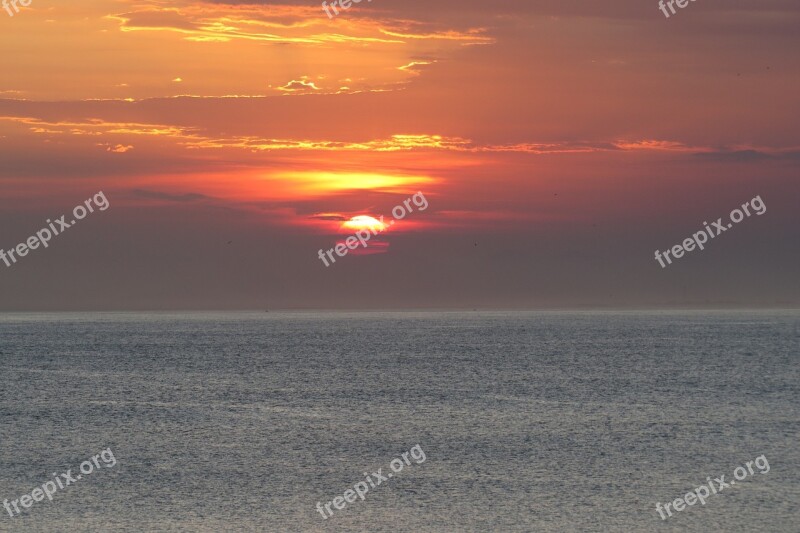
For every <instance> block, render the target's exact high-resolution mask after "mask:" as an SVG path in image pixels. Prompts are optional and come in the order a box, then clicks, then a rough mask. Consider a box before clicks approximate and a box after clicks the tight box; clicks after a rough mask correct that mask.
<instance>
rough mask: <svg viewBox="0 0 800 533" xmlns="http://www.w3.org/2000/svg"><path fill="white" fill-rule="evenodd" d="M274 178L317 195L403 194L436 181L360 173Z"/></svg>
mask: <svg viewBox="0 0 800 533" xmlns="http://www.w3.org/2000/svg"><path fill="white" fill-rule="evenodd" d="M274 177H277V178H279V179H281V180H287V181H289V182H291V183H294V184H295V185H298V186H299V188H301V189H304V190H305V191H306V192H316V193H321V192H323V193H324V192H334V191H347V190H380V191H391V192H401V191H405V190H406V189H411V188H414V187H416V186H418V185H421V184H425V183H431V182H432V181H434V180H433V178H429V177H427V176H397V175H394V176H393V175H389V174H377V173H359V172H281V173H280V174H279V175H276V176H274Z"/></svg>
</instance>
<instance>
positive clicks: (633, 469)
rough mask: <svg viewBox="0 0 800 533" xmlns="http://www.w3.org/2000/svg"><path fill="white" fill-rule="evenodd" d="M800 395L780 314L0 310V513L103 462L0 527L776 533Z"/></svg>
mask: <svg viewBox="0 0 800 533" xmlns="http://www.w3.org/2000/svg"><path fill="white" fill-rule="evenodd" d="M799 391H800V312H798V311H774V312H773V311H752V312H743V311H739V312H524V313H520V312H463V313H456V312H451V313H434V312H405V313H390V312H385V313H383V312H382V313H374V312H369V313H367V312H365V313H185V314H180V313H149V314H148V313H103V314H95V313H87V314H0V500H6V499H8V500H14V499H18V498H20V496H22V495H23V494H30V493H31V491H32V490H33V489H35V488H36V487H40V486H41V485H42V484H43V483H45V482H47V481H50V480H52V479H53V474H54V473H62V472H66V471H67V469H72V474H73V476H74V475H75V474H76V473H77V472H78V465H80V464H81V462H82V461H84V460H86V459H89V458H91V457H92V456H94V455H96V454H99V453H100V452H101V451H102V450H105V449H108V448H110V449H111V450H112V452H113V455H114V459H115V460H116V464H115V465H114V466H113V467H106V466H103V463H102V462H100V463H99V464H100V465H101V466H100V468H97V469H96V471H95V472H93V473H92V474H91V475H86V476H83V477H82V479H81V480H79V481H76V482H75V483H73V484H72V485H70V486H67V487H64V488H63V489H60V490H58V491H57V492H56V493H55V494H54V495H53V501H48V500H47V499H44V500H43V501H41V502H34V503H33V505H32V506H31V507H30V508H28V509H24V510H22V513H21V514H20V515H19V516H17V515H15V516H14V517H11V516H9V514H8V512H6V511H4V510H3V509H2V508H0V531H14V532H17V531H20V532H26V531H31V532H60V531H64V532H66V531H70V532H72V531H86V532H116V531H120V532H123V531H124V532H150V531H153V532H156V531H157V532H171V531H176V532H177V531H181V532H182V531H186V532H217V531H234V532H240V531H241V532H295V531H297V532H305V531H337V532H338V531H341V532H353V531H355V532H361V531H363V532H367V531H369V532H383V531H386V532H389V531H391V532H484V531H499V532H522V531H531V532H533V531H535V532H551V531H552V532H565V531H614V532H617V531H622V532H628V531H717V530H719V531H768V532H797V531H800V526H798V524H800V445H799V444H798V443H800V438H798V437H799V436H800V431H799V430H800V409H799V407H800V394H798V392H799ZM416 445H419V447H420V448H421V449H422V450H423V451H424V454H425V460H424V462H419V463H417V462H416V461H415V460H413V459H412V460H411V461H410V463H411V464H410V465H405V466H404V468H403V469H402V471H400V472H397V473H395V474H394V475H393V477H392V478H391V479H387V480H386V481H384V482H382V483H381V484H379V485H376V486H375V487H374V488H370V489H369V492H367V494H366V496H365V499H364V501H361V500H360V499H357V500H356V501H355V502H353V503H347V505H346V507H345V508H344V509H342V510H335V508H332V509H333V510H334V514H333V516H332V517H329V518H327V519H323V517H322V516H321V514H320V513H319V512H318V511H317V509H316V505H317V502H321V503H322V504H323V505H324V504H325V502H329V501H331V500H333V499H334V498H335V497H337V496H342V495H343V493H344V492H345V491H346V490H348V489H350V488H352V487H353V485H354V484H355V483H358V482H360V481H363V480H364V475H365V473H368V474H369V473H372V472H378V469H379V468H381V469H382V472H383V475H384V476H385V475H386V474H387V473H388V472H391V470H390V468H389V464H390V461H392V460H393V459H394V458H396V457H398V456H400V455H401V454H402V453H403V452H408V451H409V450H410V449H411V448H413V447H414V446H416ZM761 455H764V457H765V458H766V459H767V460H768V463H769V467H770V469H769V472H767V473H764V474H761V473H759V470H757V469H756V470H755V472H754V474H753V475H748V476H747V478H746V479H744V480H742V481H739V482H737V484H736V485H732V486H730V487H728V488H725V489H724V490H723V491H721V492H719V493H718V494H716V495H711V496H710V497H709V498H708V500H707V501H706V503H705V505H700V504H699V503H697V504H695V505H693V506H689V507H686V508H685V510H683V511H682V512H677V511H674V512H673V516H671V517H668V518H667V519H666V520H662V519H661V517H660V516H659V514H658V513H657V512H656V510H655V506H656V503H657V502H661V503H662V504H663V503H665V502H671V501H672V500H674V499H676V498H679V497H682V496H683V495H684V494H686V493H687V492H689V491H692V490H693V489H694V488H695V487H697V486H699V485H700V484H703V483H706V478H707V476H712V477H713V478H718V477H719V476H720V475H725V476H726V477H725V480H726V481H730V480H731V479H732V476H733V472H734V469H735V468H736V467H738V466H741V465H744V464H745V463H746V462H747V461H754V460H755V458H756V457H759V456H761ZM12 512H13V511H12Z"/></svg>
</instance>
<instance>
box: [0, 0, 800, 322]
mask: <svg viewBox="0 0 800 533" xmlns="http://www.w3.org/2000/svg"><path fill="white" fill-rule="evenodd" d="M329 3H330V2H329ZM20 9H21V10H20V12H19V13H16V14H14V16H9V15H8V14H7V13H6V11H4V10H0V45H1V46H0V50H1V51H2V53H0V73H1V74H0V202H1V204H0V205H2V208H1V209H0V248H2V249H5V250H9V249H13V248H14V247H15V246H16V245H17V244H18V243H21V242H25V241H26V240H27V239H28V237H29V236H31V235H34V234H35V233H36V231H38V230H39V229H40V228H42V227H45V226H46V222H45V221H46V220H47V219H56V218H58V217H60V216H61V215H63V214H70V215H71V213H72V208H73V207H74V206H75V205H78V204H82V203H83V202H84V200H86V199H88V198H91V197H92V196H93V195H94V194H95V193H97V192H98V191H103V192H104V194H105V195H106V197H107V198H108V200H109V202H110V208H109V209H108V210H106V211H103V212H95V213H93V214H91V215H90V216H88V217H87V218H85V219H84V220H82V221H80V222H78V223H77V224H76V225H75V226H74V227H73V228H70V229H69V230H68V231H66V232H65V233H64V234H63V235H60V236H58V237H55V238H54V239H53V240H52V241H51V242H50V245H49V247H48V248H46V249H42V248H40V249H37V250H32V251H31V252H30V253H29V254H28V255H27V256H26V257H22V258H20V260H19V262H17V263H16V264H13V265H12V266H11V267H6V266H5V264H2V263H0V310H127V309H152V310H157V309H315V308H316V309H337V308H387V309H393V308H539V307H542V308H552V307H656V308H658V307H747V306H758V307H761V306H771V307H795V306H797V305H798V304H799V303H800V282H798V272H800V209H798V202H799V201H800V182H798V177H799V176H798V171H800V127H799V126H798V124H800V98H799V97H798V95H800V31H798V28H800V3H798V2H797V0H749V1H748V0H741V1H730V0H726V1H724V2H720V1H712V0H698V1H696V2H692V3H690V5H689V6H688V7H686V8H685V9H682V10H679V12H678V13H677V14H676V15H674V16H672V17H670V18H669V19H667V18H665V17H664V15H663V14H662V13H661V11H659V9H658V2H657V1H655V0H646V1H643V0H615V1H608V2H597V1H596V0H586V1H578V0H575V1H566V0H497V1H494V2H486V1H480V2H479V1H476V0H461V1H458V2H455V1H444V0H428V1H418V0H405V1H402V2H401V1H398V0H371V1H367V0H365V1H362V2H361V3H360V4H353V6H352V7H351V8H350V9H348V10H346V11H343V10H341V8H340V13H339V15H338V16H336V17H334V18H333V19H329V18H328V16H327V15H326V14H325V12H324V11H323V9H322V7H321V5H320V3H317V2H315V1H311V0H309V1H299V0H293V1H285V2H263V3H260V2H251V3H239V2H235V1H233V0H230V1H225V2H221V1H220V2H196V1H188V0H186V1H180V0H175V1H150V2H148V1H136V2H133V1H125V0H117V1H111V0H102V1H101V0H69V1H64V0H57V1H56V0H32V3H31V5H30V7H27V8H20ZM418 191H419V192H422V193H424V195H425V197H426V198H427V201H428V202H429V207H428V208H427V209H426V210H424V211H416V212H413V213H411V214H409V215H408V216H407V217H406V218H405V219H404V220H402V221H397V223H396V224H395V225H393V226H392V227H391V228H389V229H387V231H386V232H384V233H383V234H382V235H381V236H380V238H379V239H376V240H375V246H374V248H373V249H372V250H371V251H372V252H374V253H353V254H349V255H347V256H346V257H341V258H338V260H337V262H336V263H335V264H333V265H331V266H330V267H325V266H324V265H323V263H322V262H321V261H320V260H319V258H318V255H317V254H318V250H320V249H329V248H331V247H333V246H334V245H335V244H336V243H337V242H340V241H341V240H342V239H344V238H345V237H346V236H347V235H348V234H350V233H352V228H348V226H347V224H346V221H347V220H350V219H351V218H353V217H357V216H371V217H379V216H380V215H383V216H384V217H385V219H389V218H391V210H392V208H393V207H394V206H396V205H398V204H402V202H403V201H404V200H406V199H407V198H409V197H411V196H412V195H413V194H414V193H416V192H418ZM757 195H760V196H761V198H762V199H763V201H764V203H765V204H766V206H767V212H766V213H765V214H764V215H763V216H753V217H750V218H747V219H745V220H744V221H743V222H742V223H740V224H739V225H737V226H736V227H735V229H732V230H731V231H728V232H726V233H725V234H724V235H721V236H720V237H719V238H717V239H715V240H713V241H712V242H711V243H709V245H708V246H707V248H706V249H705V250H703V251H695V252H692V253H690V254H687V255H686V256H684V257H683V258H682V259H680V260H679V261H677V262H676V263H675V264H673V265H671V266H670V267H669V268H666V269H662V268H661V267H660V266H659V264H658V263H657V262H656V261H654V257H653V255H654V251H655V250H657V249H660V250H664V249H667V248H670V247H671V246H673V245H674V244H678V243H680V242H681V241H683V240H684V239H685V238H686V237H688V236H690V235H691V234H692V233H694V232H696V231H698V230H700V229H702V225H703V222H704V221H709V222H710V221H712V220H716V219H717V218H718V217H725V218H727V217H728V213H729V212H730V211H731V210H732V209H733V208H735V207H738V206H740V205H741V204H742V203H744V202H746V201H748V200H750V199H751V198H753V197H755V196H757ZM69 218H71V216H70V217H68V219H69Z"/></svg>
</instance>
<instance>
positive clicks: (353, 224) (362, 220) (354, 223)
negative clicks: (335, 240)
mask: <svg viewBox="0 0 800 533" xmlns="http://www.w3.org/2000/svg"><path fill="white" fill-rule="evenodd" d="M341 228H342V229H343V230H349V231H358V230H362V229H367V230H370V231H373V232H381V231H383V230H385V229H386V224H384V223H383V222H381V221H380V220H378V219H377V218H375V217H371V216H369V215H358V216H355V217H353V218H351V219H350V220H347V221H345V222H343V223H342V226H341Z"/></svg>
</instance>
